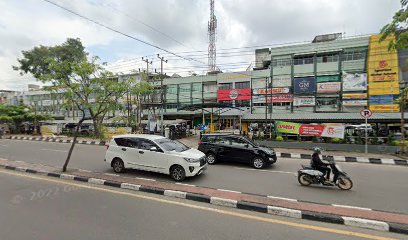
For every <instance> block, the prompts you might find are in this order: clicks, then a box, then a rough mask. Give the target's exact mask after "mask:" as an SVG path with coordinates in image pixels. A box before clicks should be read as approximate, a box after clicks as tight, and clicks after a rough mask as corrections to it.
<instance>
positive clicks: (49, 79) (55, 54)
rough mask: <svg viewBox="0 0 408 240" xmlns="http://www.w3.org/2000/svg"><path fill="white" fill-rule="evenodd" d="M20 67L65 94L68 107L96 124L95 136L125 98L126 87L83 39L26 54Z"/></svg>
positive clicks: (25, 52)
mask: <svg viewBox="0 0 408 240" xmlns="http://www.w3.org/2000/svg"><path fill="white" fill-rule="evenodd" d="M22 54H23V58H22V59H18V62H19V66H15V67H13V68H14V69H15V70H17V71H20V73H21V74H26V73H31V74H32V75H33V76H34V77H36V78H37V79H39V80H40V81H42V82H43V83H46V84H48V85H50V87H48V88H47V89H48V90H50V91H54V92H55V93H57V94H60V95H62V97H63V98H64V102H65V104H66V105H67V106H72V105H74V106H76V108H77V109H78V110H80V111H81V112H82V115H83V118H85V117H89V118H90V119H92V121H93V123H94V129H95V135H96V136H97V137H99V131H98V130H99V128H100V124H101V123H102V121H103V119H104V117H105V115H106V113H107V112H108V111H109V109H112V105H116V104H117V101H116V99H117V98H120V97H122V96H123V94H124V92H125V90H126V87H125V86H124V84H120V83H118V82H117V80H116V79H117V78H115V77H114V76H113V74H112V73H110V72H109V71H106V70H105V69H104V67H103V66H102V65H101V64H99V63H98V60H99V59H98V58H97V57H89V56H88V53H87V52H86V51H85V48H84V46H83V45H82V43H81V41H80V40H79V39H72V38H69V39H67V41H66V42H65V43H63V44H61V45H56V46H39V47H34V48H33V49H31V50H28V51H22Z"/></svg>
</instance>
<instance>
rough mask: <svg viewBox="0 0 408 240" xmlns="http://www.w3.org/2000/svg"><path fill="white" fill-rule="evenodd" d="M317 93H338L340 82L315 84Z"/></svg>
mask: <svg viewBox="0 0 408 240" xmlns="http://www.w3.org/2000/svg"><path fill="white" fill-rule="evenodd" d="M317 92H318V93H334V92H340V82H325V83H318V84H317Z"/></svg>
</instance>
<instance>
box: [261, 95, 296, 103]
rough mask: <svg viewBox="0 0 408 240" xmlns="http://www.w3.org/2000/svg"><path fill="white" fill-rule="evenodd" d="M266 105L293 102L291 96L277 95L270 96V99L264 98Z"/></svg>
mask: <svg viewBox="0 0 408 240" xmlns="http://www.w3.org/2000/svg"><path fill="white" fill-rule="evenodd" d="M266 101H267V103H271V102H272V103H274V102H293V95H292V94H278V95H272V97H267V98H266Z"/></svg>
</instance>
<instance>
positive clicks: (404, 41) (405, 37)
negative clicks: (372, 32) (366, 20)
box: [380, 0, 408, 50]
mask: <svg viewBox="0 0 408 240" xmlns="http://www.w3.org/2000/svg"><path fill="white" fill-rule="evenodd" d="M407 19H408V1H407V0H401V9H400V10H398V11H397V12H396V13H395V14H394V17H393V18H392V21H391V22H390V23H388V24H386V25H385V26H384V27H383V28H382V29H381V32H380V33H381V37H380V41H384V40H385V39H386V38H387V37H389V36H395V38H394V39H392V40H391V41H390V43H389V45H388V49H389V50H395V49H406V48H408V32H407V23H408V21H407Z"/></svg>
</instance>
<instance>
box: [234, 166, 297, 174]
mask: <svg viewBox="0 0 408 240" xmlns="http://www.w3.org/2000/svg"><path fill="white" fill-rule="evenodd" d="M234 168H235V169H240V170H247V171H259V172H272V173H285V174H292V175H296V173H295V172H285V171H276V170H265V169H252V168H240V167H234Z"/></svg>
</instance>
